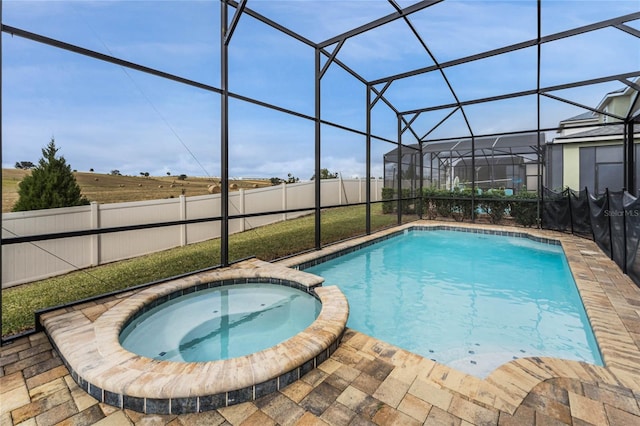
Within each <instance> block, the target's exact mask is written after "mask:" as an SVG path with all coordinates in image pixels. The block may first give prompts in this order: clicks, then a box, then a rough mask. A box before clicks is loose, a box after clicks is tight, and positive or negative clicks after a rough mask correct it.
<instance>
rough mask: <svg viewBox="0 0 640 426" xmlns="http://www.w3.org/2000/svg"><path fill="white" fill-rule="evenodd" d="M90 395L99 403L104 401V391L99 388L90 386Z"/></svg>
mask: <svg viewBox="0 0 640 426" xmlns="http://www.w3.org/2000/svg"><path fill="white" fill-rule="evenodd" d="M89 395H91V396H92V397H94V398H95V399H97V400H98V401H104V398H103V396H102V389H101V388H99V387H98V386H94V385H91V384H89Z"/></svg>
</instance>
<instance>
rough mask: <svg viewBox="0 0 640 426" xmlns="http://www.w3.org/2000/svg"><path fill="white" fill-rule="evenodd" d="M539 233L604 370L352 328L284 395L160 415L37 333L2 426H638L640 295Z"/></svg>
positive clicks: (586, 256)
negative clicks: (457, 362) (481, 375)
mask: <svg viewBox="0 0 640 426" xmlns="http://www.w3.org/2000/svg"><path fill="white" fill-rule="evenodd" d="M425 223H427V224H433V222H425ZM509 229H510V230H513V228H509ZM537 232H539V231H537ZM539 233H540V234H541V235H544V236H547V237H555V238H558V239H562V240H563V247H564V248H565V252H566V253H567V256H568V258H569V261H570V263H571V266H572V270H573V273H574V277H575V278H576V282H577V284H578V287H579V289H580V292H581V295H582V297H583V300H584V302H585V306H586V308H587V312H588V315H589V318H590V320H591V322H592V325H593V326H594V332H595V333H596V337H597V340H598V343H599V345H600V348H601V350H602V352H603V357H604V358H605V363H606V367H597V366H592V365H589V364H586V363H578V362H570V361H562V360H557V359H550V358H522V359H518V360H515V361H512V362H510V363H508V364H505V365H503V366H502V367H500V368H498V369H497V370H495V371H494V372H493V373H492V374H491V375H489V377H487V378H486V379H484V380H482V379H478V378H476V377H473V376H469V375H466V374H464V373H461V372H458V371H456V370H453V369H451V368H448V367H446V366H443V365H441V364H437V363H435V362H433V361H431V360H428V359H425V358H422V357H420V356H418V355H415V354H412V353H410V352H407V351H404V350H402V349H399V348H396V347H394V346H392V345H389V344H387V343H385V342H381V341H379V340H376V339H373V338H371V337H368V336H365V335H363V334H361V333H358V332H356V331H354V330H348V331H347V332H346V334H345V337H344V339H343V341H342V344H341V345H340V347H339V348H338V350H337V351H336V352H335V353H334V354H333V355H332V356H331V358H329V359H328V360H327V361H325V362H324V363H322V364H321V365H320V366H319V367H318V368H316V369H314V370H312V371H311V372H310V373H308V374H307V375H305V376H304V377H303V378H302V379H301V380H299V381H297V382H295V383H293V384H291V385H289V386H288V387H286V388H284V389H281V390H279V391H277V392H275V393H273V394H270V395H267V396H265V397H263V398H261V399H258V400H256V401H254V402H249V403H244V404H239V405H235V406H231V407H227V408H224V409H220V410H217V411H211V412H205V413H199V414H189V415H180V416H175V415H172V416H159V415H144V414H140V413H137V412H133V411H129V410H119V409H115V408H113V407H111V406H108V405H105V404H99V403H98V402H97V401H96V400H95V399H94V398H92V397H91V396H90V395H88V394H87V393H85V392H84V391H82V390H81V389H80V388H79V387H78V386H77V385H76V384H75V382H74V381H73V380H72V378H71V376H70V375H69V372H68V371H67V369H66V368H65V367H64V365H63V364H62V362H61V360H60V359H59V357H58V356H57V354H56V353H55V351H54V350H53V349H52V346H51V344H50V343H49V341H48V338H47V336H46V335H45V334H44V333H37V334H33V335H31V336H29V337H24V338H21V339H18V340H16V341H14V342H13V343H11V344H9V345H5V346H4V347H2V348H0V424H2V425H18V424H21V425H39V426H42V425H54V424H61V425H89V424H98V425H130V424H136V425H138V424H139V425H260V426H267V425H276V424H280V425H325V424H329V425H361V424H362V425H367V424H378V425H420V424H425V425H469V424H473V425H518V426H519V425H562V424H572V425H590V424H593V425H614V426H618V425H621V426H623V425H639V424H640V349H639V348H640V289H638V287H637V286H635V285H634V284H633V283H632V282H631V281H630V280H629V278H628V277H625V276H624V275H622V274H621V273H620V271H619V269H618V268H617V266H616V265H615V264H613V262H611V260H610V259H608V258H607V257H606V256H604V255H603V254H602V253H601V252H600V250H599V249H598V248H597V246H596V245H595V244H594V243H593V242H591V241H587V240H583V239H579V238H574V237H571V236H566V235H562V234H555V233H546V232H539ZM97 306H98V305H92V306H84V307H82V309H85V310H90V311H95V310H96V308H97Z"/></svg>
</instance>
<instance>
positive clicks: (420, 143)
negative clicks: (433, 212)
mask: <svg viewBox="0 0 640 426" xmlns="http://www.w3.org/2000/svg"><path fill="white" fill-rule="evenodd" d="M418 146H419V147H420V161H419V162H418V166H419V167H420V173H418V176H419V179H420V184H419V185H418V190H419V191H420V195H419V198H418V202H419V203H420V204H418V205H419V206H420V209H419V211H418V217H419V218H420V219H422V212H423V211H424V156H423V153H422V142H418Z"/></svg>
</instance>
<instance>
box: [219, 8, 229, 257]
mask: <svg viewBox="0 0 640 426" xmlns="http://www.w3.org/2000/svg"><path fill="white" fill-rule="evenodd" d="M228 7H229V6H228V5H227V2H226V1H222V2H220V27H221V30H222V31H221V34H220V88H221V91H222V93H221V95H220V100H221V105H220V186H221V192H220V216H221V217H222V220H221V222H220V263H221V264H222V265H223V266H228V265H229V128H228V126H229V87H228V84H229V62H228V61H229V49H228V47H227V43H225V37H226V35H227V29H228V19H227V12H228Z"/></svg>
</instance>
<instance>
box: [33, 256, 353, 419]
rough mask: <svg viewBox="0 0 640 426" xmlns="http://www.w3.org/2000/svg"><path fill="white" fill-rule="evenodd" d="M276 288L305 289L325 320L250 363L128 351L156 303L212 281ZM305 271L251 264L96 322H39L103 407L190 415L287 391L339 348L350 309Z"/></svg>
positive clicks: (121, 303) (202, 277) (128, 302)
mask: <svg viewBox="0 0 640 426" xmlns="http://www.w3.org/2000/svg"><path fill="white" fill-rule="evenodd" d="M246 280H251V281H259V282H273V283H278V284H283V285H289V286H294V287H298V286H299V287H302V288H305V289H306V290H307V291H308V292H310V293H312V294H313V293H315V295H316V296H317V297H318V298H319V299H320V301H321V303H322V308H321V311H320V314H319V316H318V318H317V319H316V320H315V321H314V322H313V323H312V324H311V325H310V326H309V327H307V328H306V329H305V330H303V331H302V332H301V333H299V334H297V335H295V336H293V337H292V338H290V339H288V340H286V341H284V342H282V343H280V344H278V345H276V346H273V347H271V348H268V349H265V350H263V351H260V352H256V353H253V354H250V355H247V356H245V357H238V358H231V359H227V360H221V361H211V362H173V361H161V360H153V359H150V358H146V357H143V356H140V355H137V354H134V353H131V352H129V351H127V350H125V349H124V348H123V347H122V346H121V345H120V343H119V334H120V331H121V329H122V328H123V327H124V326H125V324H126V322H127V321H128V320H129V319H130V318H132V317H133V316H134V315H136V314H137V313H139V312H140V311H141V309H143V307H145V306H148V305H149V304H152V303H153V302H154V301H157V300H159V299H160V300H161V299H163V298H164V299H166V298H167V297H172V296H169V295H176V294H180V293H183V292H184V293H190V292H192V291H196V290H198V289H204V288H208V283H216V284H217V285H220V284H219V283H220V282H222V283H224V284H231V283H240V282H243V281H246ZM322 281H323V279H322V278H320V277H317V276H314V275H311V274H308V273H305V272H302V271H295V270H291V269H289V268H285V267H283V266H279V265H273V264H271V263H267V262H263V261H260V260H258V259H252V260H248V261H244V262H241V263H239V264H237V265H234V266H232V267H229V268H224V269H219V270H213V271H208V272H203V273H198V274H195V275H191V276H188V277H184V278H180V279H177V280H173V281H169V282H166V283H163V284H158V285H156V286H153V287H150V288H147V289H145V290H142V291H139V292H133V293H132V294H129V295H127V296H126V297H123V298H122V299H120V300H118V302H116V303H114V304H113V305H112V306H109V307H107V308H106V310H105V311H104V312H101V313H100V314H99V315H96V316H95V318H90V317H88V316H86V315H84V314H83V313H82V312H80V311H76V310H72V311H69V312H65V311H64V310H63V311H60V310H57V311H53V312H48V313H45V314H43V315H41V317H40V321H41V324H42V325H43V326H44V328H45V330H46V331H47V333H48V335H49V336H50V338H51V340H52V342H53V345H54V347H55V348H56V349H57V351H58V353H59V354H60V355H61V358H62V360H63V362H64V363H65V365H66V366H67V368H68V369H69V371H70V372H71V376H72V377H73V378H74V380H75V381H76V382H77V383H78V384H79V385H80V387H81V388H83V389H84V390H85V391H87V392H88V393H89V394H90V395H92V396H93V397H94V398H96V399H97V400H98V401H100V402H104V403H107V404H110V405H113V406H116V407H119V408H125V409H132V410H135V411H139V412H145V413H157V414H183V413H194V412H200V411H208V410H213V409H216V408H220V407H225V406H229V405H232V404H237V403H241V402H246V401H252V400H254V399H256V398H259V397H261V396H264V395H266V394H268V393H270V392H274V391H276V390H278V389H280V388H284V387H285V386H287V385H288V384H290V383H292V382H294V381H296V380H298V379H299V378H300V377H301V376H303V375H304V374H305V373H307V372H309V371H311V370H312V369H314V368H316V367H317V366H318V365H319V364H320V363H322V362H323V361H324V360H326V359H327V358H328V357H330V356H331V354H332V353H333V352H334V351H335V350H336V349H337V347H338V345H339V342H340V339H341V337H342V335H343V333H344V329H345V326H346V322H347V318H348V315H349V307H348V303H347V300H346V298H345V297H344V295H343V294H342V292H341V291H340V290H339V289H338V288H337V287H335V286H327V287H322V286H321V285H322Z"/></svg>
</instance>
